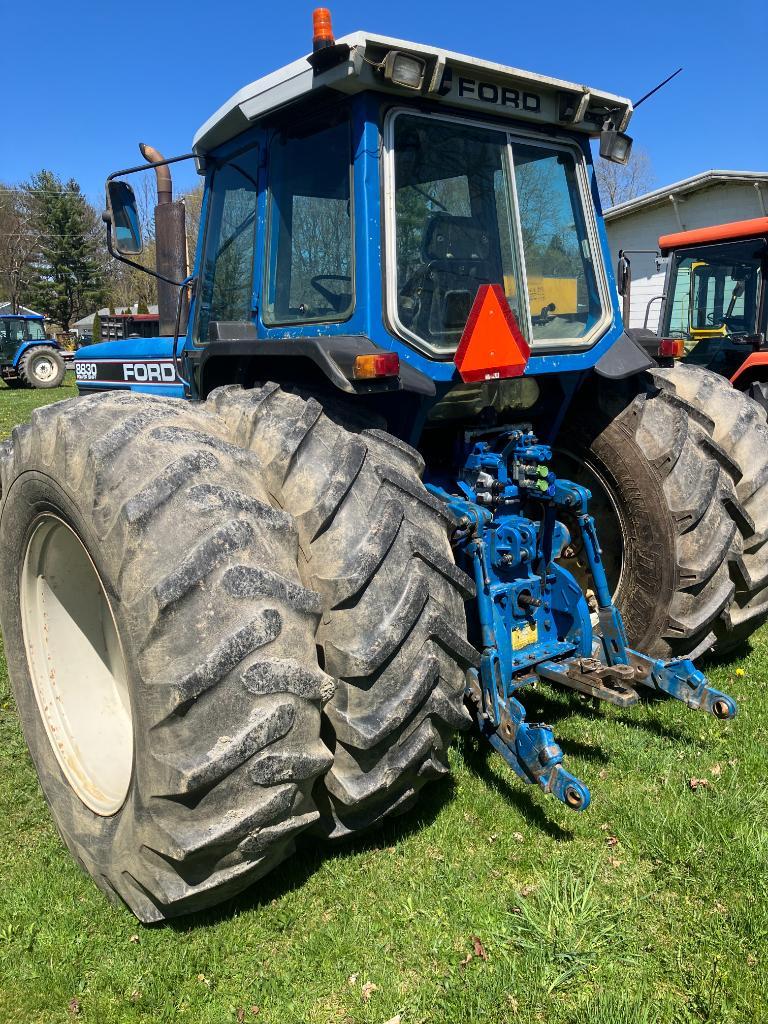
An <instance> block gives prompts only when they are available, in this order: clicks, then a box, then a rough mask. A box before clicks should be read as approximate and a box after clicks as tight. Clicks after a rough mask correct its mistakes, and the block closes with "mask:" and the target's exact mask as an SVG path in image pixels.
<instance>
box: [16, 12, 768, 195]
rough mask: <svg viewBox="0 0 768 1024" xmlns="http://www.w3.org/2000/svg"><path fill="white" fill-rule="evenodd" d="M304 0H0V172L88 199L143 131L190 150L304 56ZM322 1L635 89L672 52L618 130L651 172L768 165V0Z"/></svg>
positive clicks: (149, 138)
mask: <svg viewBox="0 0 768 1024" xmlns="http://www.w3.org/2000/svg"><path fill="white" fill-rule="evenodd" d="M313 6H315V5H314V4H312V3H305V2H303V0H283V2H282V3H274V2H269V3H263V2H262V3H259V2H258V0H251V2H241V0H216V2H215V3H211V2H207V3H203V2H201V0H186V2H185V3H179V2H177V0H159V2H155V3H150V2H148V0H133V3H131V4H126V3H117V2H116V0H98V2H84V0H69V2H68V3H62V2H61V0H56V2H51V0H35V2H34V3H26V4H22V3H20V2H19V0H8V6H7V7H6V15H5V19H4V29H5V32H4V38H5V42H6V45H5V59H4V60H3V61H2V67H1V68H0V95H2V96H3V98H4V100H5V102H4V104H3V107H4V109H3V115H2V116H3V142H2V146H1V147H0V157H1V159H0V180H4V181H11V182H14V181H19V180H22V179H25V178H27V177H28V176H29V175H30V174H31V173H33V172H34V171H37V170H39V169H41V168H42V167H46V168H50V169H52V170H54V171H56V172H57V173H58V174H60V175H61V176H62V177H69V176H72V177H75V178H76V179H77V180H78V181H79V182H80V183H81V185H82V187H83V189H84V190H85V192H86V194H87V195H88V196H89V197H90V198H91V199H92V200H94V201H95V202H96V203H97V204H100V203H101V202H102V199H101V196H102V187H103V182H104V179H105V177H106V175H107V174H108V173H109V172H111V171H113V170H116V169H117V168H119V167H125V166H129V165H131V164H133V163H136V162H139V160H140V158H139V154H138V149H137V144H138V142H139V141H145V142H149V143H151V144H152V145H154V146H156V147H157V148H158V149H160V150H161V151H162V152H164V153H165V155H166V156H170V155H172V154H175V153H182V152H186V151H187V150H188V149H189V147H190V144H191V140H192V136H193V134H194V132H195V131H196V129H197V128H198V127H199V126H200V125H201V124H202V123H203V121H205V120H206V118H207V117H208V116H209V115H210V114H211V113H212V112H213V111H214V110H215V109H216V108H217V107H218V106H219V105H220V104H221V103H223V102H224V100H226V99H227V98H228V97H229V96H230V95H231V94H232V93H233V92H235V91H237V89H239V88H240V87H241V86H242V85H244V84H245V83H246V82H249V81H252V80H253V79H254V78H258V77H259V76H260V75H262V74H265V73H266V72H268V71H270V70H273V69H275V68H277V67H279V66H280V65H282V64H285V63H287V62H289V61H290V60H294V59H295V58H296V57H298V56H300V55H301V54H302V53H304V52H306V51H307V50H308V49H309V48H310V46H311V11H312V7H313ZM331 10H332V14H333V20H334V28H335V31H336V35H337V36H340V35H343V34H344V33H346V32H350V31H353V30H354V29H357V28H366V29H369V30H372V31H378V32H382V33H386V34H388V35H393V36H399V37H401V38H406V39H409V38H410V39H415V40H417V41H419V42H426V43H434V44H436V45H439V46H443V47H445V48H448V49H453V50H459V51H462V52H465V53H470V54H474V55H477V56H480V57H485V58H487V59H490V60H497V61H500V62H503V63H507V64H512V65H515V66H518V67H522V68H528V69H530V70H533V71H539V72H543V73H546V74H552V75H556V76H558V77H561V78H565V79H570V80H573V81H578V82H585V83H587V84H589V85H592V86H595V87H598V88H603V89H608V90H610V91H613V92H617V93H620V94H621V95H626V96H629V97H630V98H631V99H637V98H638V97H639V96H641V95H642V94H643V93H645V92H647V91H648V89H650V88H651V87H652V86H653V85H655V84H656V83H657V82H659V81H660V80H661V79H662V78H664V77H666V75H667V74H669V73H670V72H671V71H673V70H674V69H675V68H677V67H678V66H680V65H681V64H682V65H683V66H684V68H685V71H684V73H683V74H682V75H680V76H678V78H677V79H675V80H674V81H673V82H672V83H670V85H668V86H667V87H666V88H665V89H664V90H663V91H662V92H661V93H659V94H657V95H656V96H655V97H653V98H652V99H651V100H649V101H648V103H647V104H644V105H643V106H642V107H641V108H640V110H639V111H638V112H637V115H636V116H635V118H634V119H633V121H632V125H631V127H630V133H631V134H632V135H633V136H634V138H635V140H636V143H637V144H638V145H639V146H641V147H643V148H644V149H645V150H647V151H648V153H649V155H650V158H651V161H652V164H653V169H654V173H655V177H656V183H657V184H658V185H663V184H667V183H669V182H672V181H675V180H677V179H679V178H684V177H687V176H688V175H690V174H695V173H697V172H698V171H702V170H706V169H707V168H712V167H717V168H728V169H736V170H765V171H768V131H767V130H766V121H765V110H766V98H765V89H766V82H765V67H766V59H767V58H766V54H768V5H767V4H766V2H765V0H730V2H728V3H723V2H722V0H720V2H718V3H714V2H713V0H697V2H696V3H687V4H686V3H674V2H672V0H667V2H666V3H658V2H655V0H654V2H644V0H634V2H624V3H622V2H621V0H610V2H606V0H596V2H585V0H582V2H581V3H579V2H577V0H572V2H564V0H532V2H529V3H521V2H519V0H518V2H512V3H510V2H508V0H495V2H493V3H491V2H487V0H486V2H485V3H480V2H477V0H475V2H467V0H465V2H463V3H458V2H455V0H442V2H438V0H416V2H414V0H381V2H374V0H332V2H331ZM9 40H13V41H14V42H13V43H12V44H11V43H9ZM9 46H10V50H9ZM11 52H13V53H15V54H16V57H15V59H12V60H11V59H9V55H10V53H11ZM182 166H190V165H182ZM174 173H175V174H176V175H177V178H178V179H183V180H179V184H191V183H192V182H193V180H194V173H193V172H192V171H187V172H186V174H187V176H186V178H183V173H184V172H182V171H181V170H178V171H175V172H174Z"/></svg>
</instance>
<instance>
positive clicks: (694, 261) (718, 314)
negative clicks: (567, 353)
mask: <svg viewBox="0 0 768 1024" xmlns="http://www.w3.org/2000/svg"><path fill="white" fill-rule="evenodd" d="M659 249H660V250H661V254H662V256H666V257H668V264H667V276H666V282H665V287H664V295H663V299H662V310H661V318H660V321H659V335H658V338H656V339H655V340H654V343H655V344H656V345H657V351H658V355H659V356H660V357H662V358H667V359H669V358H673V359H677V358H680V359H683V360H684V361H685V362H687V363H692V364H696V365H699V366H703V367H706V368H708V369H710V370H714V371H716V372H717V373H721V374H723V375H724V376H726V377H728V378H730V380H731V382H732V383H733V385H734V386H735V387H737V388H738V389H739V390H741V391H746V392H747V393H748V394H749V395H750V396H751V397H752V398H754V399H755V400H756V401H758V402H759V403H760V404H761V405H762V406H763V408H764V409H765V410H766V412H768V344H767V343H766V335H767V334H768V324H767V323H766V321H767V320H768V302H767V301H766V289H765V278H766V270H767V268H768V217H759V218H756V219H754V220H744V221H736V222H734V223H731V224H718V225H715V226H714V227H707V228H696V229H694V230H692V231H680V232H676V233H674V234H669V235H662V236H661V238H660V239H659ZM644 343H645V345H646V347H649V344H650V339H649V340H646V341H645V342H644Z"/></svg>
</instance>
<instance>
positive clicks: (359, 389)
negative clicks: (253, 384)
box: [186, 323, 435, 398]
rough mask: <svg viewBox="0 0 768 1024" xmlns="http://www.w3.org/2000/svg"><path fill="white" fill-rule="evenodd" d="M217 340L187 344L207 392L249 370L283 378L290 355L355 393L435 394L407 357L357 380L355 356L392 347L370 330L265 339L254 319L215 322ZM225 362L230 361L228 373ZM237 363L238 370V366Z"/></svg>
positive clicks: (257, 374)
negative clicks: (385, 373)
mask: <svg viewBox="0 0 768 1024" xmlns="http://www.w3.org/2000/svg"><path fill="white" fill-rule="evenodd" d="M211 328H212V334H211V340H210V341H209V343H208V344H207V345H206V346H205V348H203V349H199V350H197V351H195V350H192V351H190V350H189V349H187V350H186V354H187V355H191V357H192V359H193V360H195V361H199V382H200V392H201V397H205V395H207V394H208V393H209V391H211V390H213V389H214V388H215V387H217V386H219V385H220V384H222V383H227V382H229V381H232V380H236V379H241V378H242V375H243V374H245V375H246V377H248V376H249V375H250V376H251V377H253V378H254V379H256V378H259V379H264V380H273V379H274V380H277V379H278V378H279V376H280V373H279V371H280V369H281V368H282V369H285V367H286V364H285V361H286V360H289V361H291V360H293V361H295V364H296V366H297V367H298V364H299V361H300V360H303V361H304V362H305V363H309V364H312V365H313V366H314V367H315V370H316V371H318V372H319V374H321V375H322V376H324V377H325V378H326V379H327V380H328V381H329V382H330V383H331V384H332V385H333V386H334V387H335V388H337V389H338V390H339V391H342V392H345V393H346V394H349V395H374V394H382V393H386V392H397V391H400V392H403V391H406V392H411V393H414V394H416V395H421V396H424V397H426V398H431V397H433V396H434V394H435V382H434V381H433V380H432V379H431V378H430V377H428V376H427V375H426V374H424V373H422V372H421V371H420V370H417V369H416V367H414V366H411V365H410V364H409V363H407V362H405V361H404V360H402V359H401V361H400V370H399V373H398V375H397V376H396V377H386V378H380V379H374V380H371V379H367V380H356V379H355V377H354V373H353V367H354V362H355V357H356V356H359V355H377V354H379V355H380V354H382V353H384V352H386V351H387V349H383V348H381V346H379V345H375V344H374V343H373V342H372V341H371V339H370V338H367V337H365V336H364V335H332V336H325V337H322V336H319V337H298V338H290V339H287V338H280V339H275V340H272V339H263V338H256V336H255V329H254V328H253V326H252V325H250V324H239V323H238V324H227V323H216V324H211ZM222 362H225V363H226V364H227V366H228V369H227V371H226V373H225V374H224V375H223V376H222ZM235 368H236V373H235V372H234V370H235Z"/></svg>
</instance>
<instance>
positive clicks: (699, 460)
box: [556, 363, 768, 657]
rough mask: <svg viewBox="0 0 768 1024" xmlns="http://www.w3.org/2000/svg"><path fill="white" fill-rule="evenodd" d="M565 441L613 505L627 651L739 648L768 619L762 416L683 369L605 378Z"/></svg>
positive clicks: (719, 382) (767, 455)
mask: <svg viewBox="0 0 768 1024" xmlns="http://www.w3.org/2000/svg"><path fill="white" fill-rule="evenodd" d="M560 436H561V438H562V439H563V440H562V441H561V442H559V446H560V447H561V448H562V449H565V450H566V451H568V452H570V453H572V454H573V455H574V456H575V459H576V460H577V461H578V460H580V461H581V462H583V463H586V464H587V465H588V466H589V465H591V466H592V468H593V469H594V470H597V472H598V473H599V475H600V476H601V477H602V479H603V481H604V482H605V484H606V486H607V488H608V490H609V491H610V493H611V495H612V497H613V500H614V502H615V504H616V506H617V508H618V512H619V517H620V520H621V533H622V538H623V543H624V552H623V569H622V572H621V580H620V583H619V585H618V590H617V592H616V594H615V598H616V603H617V604H618V606H619V608H620V610H621V612H622V615H623V617H624V621H625V624H626V627H627V633H628V636H629V640H630V643H631V644H632V645H633V646H634V647H636V648H637V649H639V650H643V651H646V652H649V653H652V654H655V655H657V656H659V657H669V656H678V655H688V656H693V657H695V656H697V655H698V654H701V653H704V652H705V651H708V650H714V651H716V652H718V653H721V654H722V653H726V652H727V651H730V650H732V649H734V648H735V647H737V646H739V645H740V644H741V643H743V642H744V641H745V640H746V639H747V638H748V637H749V636H750V635H751V633H753V632H754V630H755V629H757V627H758V626H760V625H761V624H762V623H763V622H764V621H765V620H766V618H767V617H768V543H767V542H768V490H766V487H767V486H768V425H766V424H765V422H764V417H763V415H762V413H761V410H760V409H759V407H758V406H757V405H756V404H755V403H754V402H753V401H752V400H751V399H749V398H748V397H747V396H746V395H744V394H743V393H741V392H739V391H736V390H734V388H733V387H732V386H731V385H730V384H729V382H728V381H727V380H725V378H723V377H721V376H718V375H717V374H714V373H711V372H710V371H708V370H705V369H702V368H700V367H694V366H686V365H684V364H679V363H678V364H676V365H675V366H674V367H672V368H668V369H667V368H665V369H661V368H659V369H654V370H651V371H648V372H647V373H644V374H641V375H639V376H638V377H636V378H632V379H631V380H630V381H628V382H616V383H610V382H606V381H600V383H599V385H598V387H597V388H596V389H595V390H591V391H590V392H588V394H587V396H586V400H584V399H582V400H581V401H580V402H579V403H577V405H576V407H575V409H574V411H573V413H572V414H570V415H569V417H568V419H567V420H566V423H565V425H564V427H563V429H562V431H561V435H560ZM556 447H557V446H556ZM571 467H572V463H571V464H570V465H567V466H566V465H563V467H562V469H563V472H564V473H565V472H567V471H568V470H570V469H571ZM584 482H585V483H587V486H592V485H591V483H590V482H589V481H587V480H586V478H584ZM599 526H600V523H599V522H598V528H599ZM565 564H566V565H567V562H566V563H565Z"/></svg>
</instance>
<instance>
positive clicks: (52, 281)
mask: <svg viewBox="0 0 768 1024" xmlns="http://www.w3.org/2000/svg"><path fill="white" fill-rule="evenodd" d="M26 191H27V195H28V196H29V205H30V210H31V214H32V220H33V223H34V225H35V228H36V231H37V234H38V237H39V245H38V251H37V253H36V257H35V261H34V265H33V268H32V275H31V281H30V287H29V295H30V301H31V303H32V304H33V305H34V306H36V307H37V308H38V309H40V310H41V311H42V312H43V313H45V315H46V316H47V317H49V318H50V319H51V320H53V321H55V322H56V323H58V324H61V326H62V328H63V329H64V331H69V329H70V325H71V324H72V322H73V321H75V320H77V319H79V318H80V317H82V316H85V315H86V314H87V313H89V312H90V311H91V310H92V309H93V307H94V306H98V305H99V304H100V303H101V300H102V299H103V297H104V279H103V271H102V268H101V262H100V260H99V258H98V247H97V240H96V231H97V221H96V218H95V215H94V211H93V210H92V208H91V207H90V206H89V205H88V203H87V201H86V199H85V197H84V196H83V194H82V192H81V191H80V186H79V185H78V184H77V182H76V181H74V180H70V181H68V182H66V183H64V182H62V181H61V180H60V179H59V178H58V177H57V176H56V175H55V174H53V173H52V172H51V171H41V172H40V173H39V174H36V175H34V176H33V177H32V179H31V180H30V182H29V184H28V185H27V186H26Z"/></svg>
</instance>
